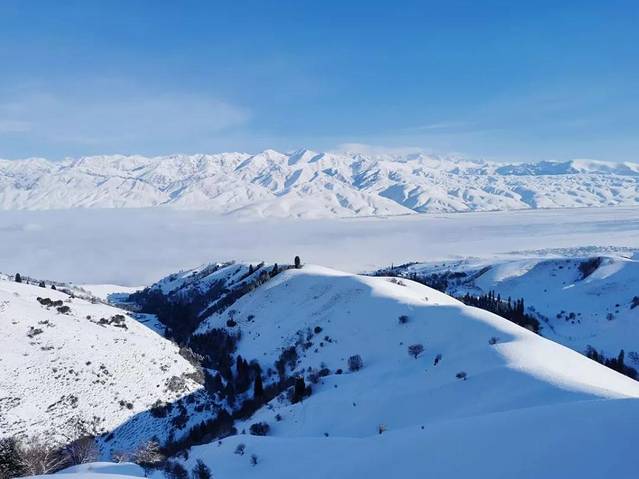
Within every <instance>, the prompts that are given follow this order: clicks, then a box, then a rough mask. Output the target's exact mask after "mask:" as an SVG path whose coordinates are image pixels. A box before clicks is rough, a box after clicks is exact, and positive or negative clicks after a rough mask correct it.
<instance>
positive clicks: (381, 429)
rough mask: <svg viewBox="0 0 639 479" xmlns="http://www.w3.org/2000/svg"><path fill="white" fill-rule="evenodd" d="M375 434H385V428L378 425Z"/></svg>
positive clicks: (382, 425)
mask: <svg viewBox="0 0 639 479" xmlns="http://www.w3.org/2000/svg"><path fill="white" fill-rule="evenodd" d="M377 432H378V434H383V433H384V432H386V426H385V425H384V424H380V425H379V426H377Z"/></svg>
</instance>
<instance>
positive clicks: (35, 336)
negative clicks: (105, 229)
mask: <svg viewBox="0 0 639 479" xmlns="http://www.w3.org/2000/svg"><path fill="white" fill-rule="evenodd" d="M67 308H68V309H67ZM0 351H1V354H0V437H2V436H5V435H6V436H13V435H16V436H23V435H25V436H28V437H30V436H33V435H37V434H47V435H51V436H52V437H53V438H56V439H67V440H68V436H71V437H72V436H73V435H74V434H76V433H78V432H82V430H81V429H82V428H76V425H77V424H78V423H79V422H82V423H85V425H86V432H88V433H98V432H102V431H108V430H111V429H113V428H115V427H116V426H118V425H120V424H121V423H123V422H125V421H127V420H128V419H130V418H131V417H132V416H134V415H135V414H138V413H140V412H141V411H145V410H147V409H149V407H150V406H151V405H152V404H153V403H155V402H156V401H157V400H162V401H174V400H176V399H178V398H180V397H182V396H184V395H186V394H188V393H190V392H192V391H195V390H197V389H199V388H200V386H199V385H198V384H197V383H195V382H194V381H193V380H192V379H191V378H190V375H192V374H193V373H194V372H195V369H194V367H193V366H192V365H191V364H190V363H189V362H187V361H186V360H185V359H184V358H183V357H182V356H180V355H179V352H178V348H177V346H176V345H174V344H172V343H170V342H169V341H167V340H165V339H164V338H162V337H161V336H159V335H158V334H156V333H155V332H153V331H152V330H151V329H149V328H147V327H146V326H143V325H142V324H140V323H138V322H137V321H136V320H135V319H133V318H131V317H129V316H128V315H127V313H126V311H123V310H120V309H116V308H113V307H111V306H107V305H105V304H102V303H100V302H90V301H87V300H85V299H80V298H77V297H75V298H73V297H71V296H69V295H67V294H65V293H63V292H61V291H54V290H51V289H48V288H46V289H45V288H40V287H38V286H35V285H29V284H24V283H16V282H13V281H9V279H8V278H7V277H3V276H1V275H0Z"/></svg>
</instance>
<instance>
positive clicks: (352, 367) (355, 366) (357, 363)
mask: <svg viewBox="0 0 639 479" xmlns="http://www.w3.org/2000/svg"><path fill="white" fill-rule="evenodd" d="M363 367H364V361H363V360H362V357H361V356H360V355H359V354H355V355H354V356H351V357H350V358H348V370H349V371H352V372H354V371H359V370H360V369H362V368H363Z"/></svg>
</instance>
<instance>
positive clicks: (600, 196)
mask: <svg viewBox="0 0 639 479" xmlns="http://www.w3.org/2000/svg"><path fill="white" fill-rule="evenodd" d="M638 180H639V164H637V163H608V162H601V161H593V160H572V161H565V162H548V161H545V162H539V163H530V164H523V163H522V164H504V163H495V162H487V161H478V160H468V159H463V158H458V157H452V156H435V155H426V154H410V155H393V154H384V155H373V154H361V153H317V152H313V151H310V150H299V151H296V152H293V153H279V152H277V151H274V150H265V151H263V152H261V153H258V154H256V155H250V154H246V153H220V154H212V155H172V156H162V157H154V158H148V157H143V156H122V155H112V156H92V157H84V158H78V159H68V160H63V161H49V160H45V159H40V158H32V159H25V160H13V161H8V160H0V209H5V210H9V209H36V210H37V209H65V208H143V207H153V206H169V207H174V208H181V209H200V210H209V211H212V212H214V213H216V214H233V215H240V216H249V217H260V216H266V217H303V218H323V217H324V218H325V217H334V216H368V215H401V214H411V213H428V212H458V211H488V210H512V209H527V208H559V207H596V206H611V205H619V206H634V205H637V204H639V181H638Z"/></svg>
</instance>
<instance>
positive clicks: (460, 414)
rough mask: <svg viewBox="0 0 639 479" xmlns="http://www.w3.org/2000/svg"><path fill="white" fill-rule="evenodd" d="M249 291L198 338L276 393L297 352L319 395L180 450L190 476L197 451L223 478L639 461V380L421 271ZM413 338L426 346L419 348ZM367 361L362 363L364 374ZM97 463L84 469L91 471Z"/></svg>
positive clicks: (588, 474) (296, 274) (185, 278)
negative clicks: (206, 338) (237, 360)
mask: <svg viewBox="0 0 639 479" xmlns="http://www.w3.org/2000/svg"><path fill="white" fill-rule="evenodd" d="M244 268H245V266H244V265H233V264H231V265H211V266H209V267H204V268H198V269H196V270H194V271H190V272H183V273H179V274H176V275H172V276H170V277H167V278H165V279H164V280H162V281H160V282H159V283H157V284H156V285H154V286H153V287H151V288H150V290H155V291H156V292H158V293H162V294H165V295H169V296H172V297H180V296H181V297H182V298H184V299H186V298H188V297H190V296H191V295H192V294H193V293H194V292H195V291H198V290H199V294H195V296H199V295H201V294H202V293H205V292H206V291H207V290H208V289H210V288H214V289H215V288H216V285H218V284H220V283H219V282H218V281H220V280H223V282H224V284H225V285H229V286H231V285H233V284H237V279H238V278H241V277H243V276H244V275H245V274H246V271H245V270H244ZM238 269H239V271H237V275H239V276H237V278H236V280H233V279H232V278H233V277H234V276H236V270H238ZM242 271H244V272H242ZM254 274H255V273H254ZM213 278H216V279H215V280H213ZM231 290H232V288H230V289H229V291H231ZM147 294H148V292H147ZM176 295H177V296H176ZM223 298H224V296H221V297H219V298H217V299H216V301H219V300H220V299H223ZM235 299H236V300H235V301H234V302H233V303H232V305H231V304H229V306H228V307H227V308H219V309H217V308H215V309H214V310H212V311H213V312H212V313H211V314H209V315H208V316H206V314H204V311H206V309H208V305H204V303H202V304H200V303H198V306H204V308H206V309H202V312H203V316H206V317H202V318H201V319H202V321H200V322H199V328H198V331H197V332H198V333H205V332H207V331H211V330H213V329H216V330H225V331H228V333H229V334H232V335H233V336H234V337H236V338H238V342H237V349H236V350H235V351H234V353H233V354H234V355H241V356H242V357H243V358H245V359H246V360H249V361H253V360H255V361H257V362H259V365H260V367H261V371H262V376H263V379H264V385H265V387H269V386H271V385H273V384H276V383H278V381H280V377H279V375H278V373H277V372H276V370H278V369H280V371H282V369H281V367H280V368H278V366H277V365H276V364H275V363H276V362H277V361H278V360H280V359H281V358H283V357H286V358H288V361H287V364H288V365H287V366H284V371H285V374H286V375H287V376H289V377H291V376H297V377H304V379H305V381H306V384H307V385H310V386H311V388H312V392H311V394H310V396H307V397H305V398H304V399H303V400H302V401H301V402H297V403H295V404H292V403H291V401H290V400H289V399H288V398H287V394H286V393H285V392H283V393H281V394H278V395H277V396H276V397H275V398H274V399H272V400H270V401H269V402H268V404H266V405H265V406H263V407H261V408H260V409H258V410H257V412H255V413H254V414H253V415H252V416H251V417H249V418H248V419H241V418H240V417H237V418H236V421H235V427H236V428H237V432H238V434H236V435H232V436H230V437H226V438H221V439H219V440H218V439H216V438H215V437H211V438H210V440H212V442H210V443H209V444H204V445H200V446H197V447H193V448H191V450H190V452H189V454H188V455H180V456H179V457H174V458H172V460H173V461H179V462H181V463H183V464H184V465H185V466H186V467H187V469H189V470H190V469H191V468H193V467H194V465H195V464H196V461H198V460H202V461H204V462H205V463H206V464H207V465H208V466H209V467H210V469H211V471H212V473H213V477H215V478H218V479H225V478H229V479H230V478H233V479H237V478H240V479H241V478H245V477H247V478H248V477H257V476H259V477H265V478H275V477H277V478H298V477H300V475H303V476H304V477H309V478H325V477H334V478H342V477H343V478H352V477H369V478H371V479H378V478H380V479H381V478H388V477H422V476H423V475H433V476H436V477H442V478H457V477H496V478H507V477H508V478H510V477H522V478H537V477H579V478H580V479H583V478H595V477H603V476H608V475H617V476H619V477H628V476H630V475H632V474H633V471H634V470H635V461H634V454H633V452H634V444H635V442H636V440H637V439H638V438H639V433H638V432H637V431H639V419H637V418H639V414H638V413H639V383H638V382H636V381H633V380H631V379H630V378H628V377H626V376H623V375H621V374H618V373H617V372H615V371H613V370H611V369H609V368H606V367H604V366H602V365H600V364H598V363H596V362H594V361H591V360H589V359H588V358H586V357H585V356H583V355H581V354H578V353H576V352H575V351H572V350H571V349H568V348H566V347H564V346H561V345H559V344H557V343H555V342H552V341H550V340H548V339H545V338H542V337H540V336H538V335H536V334H534V333H532V332H530V331H528V330H526V329H523V328H521V327H519V326H517V325H515V324H514V323H511V322H509V321H507V320H505V319H503V318H500V317H498V316H496V315H494V314H492V313H489V312H487V311H483V310H479V309H476V308H471V307H468V306H465V305H463V304H462V303H460V302H459V301H457V300H455V299H453V298H451V297H449V296H447V295H445V294H443V293H440V292H438V291H436V290H433V289H431V288H429V287H426V286H424V285H421V284H418V283H415V282H412V281H410V280H397V279H395V278H385V277H368V276H359V275H352V274H347V273H343V272H339V271H335V270H331V269H327V268H323V267H319V266H312V265H306V266H304V267H303V268H302V269H287V270H284V271H280V272H279V273H278V274H275V275H272V276H270V277H269V278H268V279H267V280H265V281H263V282H260V284H258V285H256V286H255V287H254V288H251V289H247V290H245V291H244V294H243V295H241V296H239V297H237V298H235ZM229 320H232V321H229ZM414 345H421V346H423V350H421V351H420V349H419V348H415V347H414V348H412V351H413V353H414V354H412V355H411V354H409V351H410V350H409V347H410V346H414ZM291 348H293V349H294V351H295V353H294V354H293V353H292V352H291V351H292V350H291ZM284 351H288V353H285V354H284V355H283V352H284ZM354 355H359V356H360V358H361V360H362V363H363V367H361V369H358V370H351V369H350V368H349V362H351V363H353V361H349V358H351V357H352V356H354ZM281 364H282V363H280V365H281ZM236 373H237V374H238V375H239V371H235V367H233V375H235V374H236ZM252 391H253V389H252V388H251V389H250V390H249V392H248V397H247V396H238V401H239V402H241V401H242V398H244V399H249V398H250V397H251V396H252ZM187 402H188V401H187ZM239 402H236V406H235V407H239V406H240V403H239ZM223 404H224V403H218V404H217V406H216V407H219V406H220V405H223ZM226 407H228V405H227V406H226ZM174 409H175V408H174ZM213 410H215V408H213ZM258 422H264V423H267V424H268V425H269V426H270V431H269V433H268V435H267V436H255V435H251V434H249V433H248V432H249V431H250V426H251V425H253V424H255V423H258ZM134 428H135V420H134V421H132V422H130V424H129V429H134ZM165 433H166V431H165ZM115 440H116V441H117V440H118V439H117V438H116V439H115ZM120 440H121V439H120ZM87 467H89V466H84V468H82V469H79V470H77V471H75V472H73V471H71V472H72V473H74V474H75V475H76V477H78V478H84V477H88V476H87V474H88V473H89V472H91V470H89V469H87ZM95 467H96V468H98V469H101V468H102V469H103V468H104V466H103V465H96V466H95ZM163 474H164V473H163V472H162V471H157V472H154V473H153V474H152V476H153V477H157V478H158V479H159V478H160V477H163ZM91 477H94V476H91ZM95 477H97V476H95Z"/></svg>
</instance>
